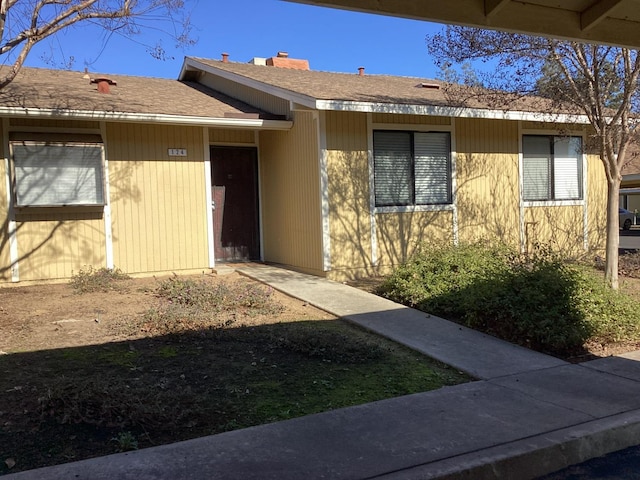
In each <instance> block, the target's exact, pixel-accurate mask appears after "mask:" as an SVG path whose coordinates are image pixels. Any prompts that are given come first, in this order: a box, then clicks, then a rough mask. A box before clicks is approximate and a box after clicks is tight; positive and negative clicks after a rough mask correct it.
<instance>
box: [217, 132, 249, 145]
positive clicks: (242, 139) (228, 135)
mask: <svg viewBox="0 0 640 480" xmlns="http://www.w3.org/2000/svg"><path fill="white" fill-rule="evenodd" d="M255 141H256V137H255V132H254V131H253V130H228V129H221V128H210V129H209V142H210V143H230V144H244V143H246V144H250V145H253V144H254V143H255Z"/></svg>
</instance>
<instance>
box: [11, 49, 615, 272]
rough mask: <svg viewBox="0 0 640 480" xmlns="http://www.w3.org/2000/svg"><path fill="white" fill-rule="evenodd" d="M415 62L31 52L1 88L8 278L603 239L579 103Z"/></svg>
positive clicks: (372, 264)
mask: <svg viewBox="0 0 640 480" xmlns="http://www.w3.org/2000/svg"><path fill="white" fill-rule="evenodd" d="M442 87H443V85H442V84H441V83H439V82H435V81H426V80H423V79H416V78H406V77H392V76H384V75H369V74H367V73H365V72H364V69H362V68H360V69H359V71H357V72H355V71H354V73H353V74H345V73H329V72H320V71H313V70H311V69H309V65H308V62H307V61H305V60H297V59H292V58H289V57H288V56H287V55H286V54H285V53H280V54H278V55H277V56H274V57H271V58H266V59H265V58H255V59H253V60H251V61H250V62H249V63H240V62H232V61H229V58H228V56H227V55H226V54H224V55H223V58H222V60H210V59H202V58H192V57H187V58H185V60H184V63H183V67H182V70H181V72H180V74H179V77H178V79H177V80H169V79H157V78H147V77H133V76H121V75H93V74H87V73H84V74H83V73H82V72H73V71H60V70H48V69H32V68H24V69H23V70H22V71H21V72H20V73H19V75H18V76H17V78H16V79H15V81H14V82H12V83H11V84H9V85H8V86H7V87H6V88H4V89H3V90H2V91H0V117H1V119H2V142H1V148H2V152H3V157H4V162H3V163H2V164H1V165H0V174H1V175H2V176H3V177H4V179H5V181H4V182H0V219H1V220H2V230H1V233H0V281H2V282H22V281H44V280H53V279H64V278H69V277H70V276H71V275H72V273H73V272H77V271H78V270H79V269H80V268H83V267H84V266H86V265H91V266H94V267H102V266H105V267H110V268H111V267H118V268H120V269H122V270H123V271H124V272H127V273H129V274H132V275H152V274H162V273H170V272H184V273H186V272H201V271H205V270H209V269H213V268H215V267H216V266H217V265H218V264H220V263H223V262H232V261H246V260H254V261H264V262H269V263H273V264H280V265H283V266H286V267H288V268H291V269H295V270H298V271H302V272H307V273H311V274H314V275H319V276H326V277H328V278H332V279H336V280H344V279H349V278H353V277H358V276H364V275H370V274H373V273H379V272H384V271H386V270H388V269H389V268H391V267H392V266H393V265H397V264H398V263H400V262H402V261H404V260H406V259H407V258H408V257H409V256H410V255H411V254H412V253H413V252H414V251H415V250H416V248H418V247H419V245H421V244H423V243H425V242H461V241H472V240H475V239H480V238H497V239H500V240H502V241H505V242H508V243H510V244H512V245H514V246H517V247H518V248H520V249H521V250H523V251H525V250H527V249H529V248H531V247H532V245H534V244H536V243H548V242H551V243H552V244H553V245H555V247H556V248H558V249H563V250H565V251H571V252H577V253H580V252H584V251H585V250H587V249H599V248H602V246H603V241H604V216H605V208H604V205H605V201H606V181H605V177H604V171H603V168H602V166H601V164H600V161H599V159H598V158H597V157H596V156H593V155H590V154H588V152H585V148H584V145H586V143H587V142H586V138H587V137H586V136H587V131H588V130H587V125H586V121H585V120H584V119H583V118H582V117H579V116H575V115H574V116H569V115H555V114H554V115H550V114H549V112H544V111H541V109H540V108H537V109H536V108H531V109H527V105H528V104H527V103H526V102H524V103H523V104H522V105H524V106H522V105H521V106H518V105H516V104H514V106H513V108H511V109H504V108H491V107H490V106H487V105H484V104H482V103H481V102H480V103H478V102H476V103H473V102H467V103H465V104H464V105H463V104H454V103H452V102H451V99H450V98H447V94H446V92H445V89H444V88H442Z"/></svg>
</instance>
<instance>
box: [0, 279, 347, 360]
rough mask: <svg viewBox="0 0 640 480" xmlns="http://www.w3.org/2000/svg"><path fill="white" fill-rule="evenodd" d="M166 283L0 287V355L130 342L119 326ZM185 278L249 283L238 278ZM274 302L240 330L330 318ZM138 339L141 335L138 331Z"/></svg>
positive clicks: (290, 301)
mask: <svg viewBox="0 0 640 480" xmlns="http://www.w3.org/2000/svg"><path fill="white" fill-rule="evenodd" d="M166 278H169V277H158V278H155V277H152V278H142V279H130V280H125V281H122V282H120V284H119V285H118V291H117V292H91V293H83V294H77V293H75V292H74V290H73V289H72V288H71V287H70V286H69V285H68V284H49V285H32V286H26V287H13V286H11V287H5V288H1V287H0V331H1V332H2V335H0V355H2V354H4V353H15V352H29V351H36V350H44V349H51V348H67V347H77V346H83V345H92V344H102V343H109V342H115V341H120V340H124V339H130V338H132V332H131V330H130V329H124V328H122V327H123V326H124V325H126V324H127V323H128V320H130V319H131V318H133V317H139V316H141V315H143V314H144V313H145V312H146V311H148V310H149V308H150V307H151V306H152V305H153V304H154V303H155V300H156V294H155V289H156V288H157V286H158V284H159V282H160V281H162V280H164V279H166ZM189 278H193V279H199V278H207V279H208V280H210V281H212V282H219V281H225V282H237V281H240V280H245V281H248V280H247V279H241V276H240V275H239V274H237V273H233V274H229V275H224V276H219V277H217V276H215V275H207V276H201V275H200V276H191V277H189ZM273 298H274V300H275V301H276V302H277V303H278V304H280V305H282V306H283V307H284V310H283V312H282V313H278V314H274V315H272V316H271V317H269V316H264V315H261V316H259V317H247V318H243V320H242V323H243V325H247V324H249V323H251V322H254V323H256V322H261V323H270V322H276V321H286V320H287V319H288V318H290V319H301V318H305V317H310V318H311V317H313V318H324V319H334V318H335V317H333V316H332V315H329V314H328V313H326V312H324V311H322V310H319V309H317V308H314V307H312V306H310V305H307V304H306V303H304V302H302V301H300V300H297V299H294V298H291V297H288V296H287V295H284V294H281V293H280V292H277V291H273ZM134 336H135V335H134ZM140 336H144V335H143V332H141V334H140Z"/></svg>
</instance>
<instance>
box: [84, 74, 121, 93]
mask: <svg viewBox="0 0 640 480" xmlns="http://www.w3.org/2000/svg"><path fill="white" fill-rule="evenodd" d="M89 83H90V84H93V83H96V84H98V92H100V93H110V86H111V85H113V86H117V85H118V84H117V82H115V81H114V80H111V79H110V78H106V77H100V78H92V79H91V80H89Z"/></svg>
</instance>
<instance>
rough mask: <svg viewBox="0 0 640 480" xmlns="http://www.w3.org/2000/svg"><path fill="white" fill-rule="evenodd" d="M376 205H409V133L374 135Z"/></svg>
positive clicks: (410, 187)
mask: <svg viewBox="0 0 640 480" xmlns="http://www.w3.org/2000/svg"><path fill="white" fill-rule="evenodd" d="M373 144H374V183H375V196H376V205H382V206H387V205H410V204H411V202H412V197H413V173H412V159H411V134H409V133H407V132H374V140H373Z"/></svg>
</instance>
